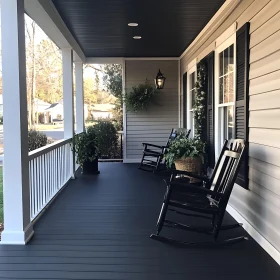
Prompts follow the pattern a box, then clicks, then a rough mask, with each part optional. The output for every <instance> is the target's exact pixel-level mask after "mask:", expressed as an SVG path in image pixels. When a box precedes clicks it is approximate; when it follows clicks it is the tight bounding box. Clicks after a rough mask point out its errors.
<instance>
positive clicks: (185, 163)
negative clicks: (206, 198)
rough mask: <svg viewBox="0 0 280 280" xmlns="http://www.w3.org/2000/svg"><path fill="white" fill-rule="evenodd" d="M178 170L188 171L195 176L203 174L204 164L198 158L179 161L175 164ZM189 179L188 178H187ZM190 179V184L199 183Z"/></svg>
mask: <svg viewBox="0 0 280 280" xmlns="http://www.w3.org/2000/svg"><path fill="white" fill-rule="evenodd" d="M174 164H175V168H176V170H182V171H188V172H191V173H194V174H198V175H199V174H201V166H202V162H201V159H200V158H199V157H197V158H185V159H178V160H175V162H174ZM186 177H188V176H186ZM189 178H190V183H196V182H199V180H198V179H195V178H192V177H189Z"/></svg>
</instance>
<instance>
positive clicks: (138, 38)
mask: <svg viewBox="0 0 280 280" xmlns="http://www.w3.org/2000/svg"><path fill="white" fill-rule="evenodd" d="M133 39H135V40H140V39H142V37H141V36H133Z"/></svg>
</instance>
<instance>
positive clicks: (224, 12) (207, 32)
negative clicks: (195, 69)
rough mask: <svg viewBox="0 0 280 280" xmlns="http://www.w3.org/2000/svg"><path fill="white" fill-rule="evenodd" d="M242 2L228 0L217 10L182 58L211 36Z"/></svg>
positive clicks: (240, 0) (239, 0)
mask: <svg viewBox="0 0 280 280" xmlns="http://www.w3.org/2000/svg"><path fill="white" fill-rule="evenodd" d="M241 2H242V0H226V1H225V3H224V4H223V5H222V7H221V8H220V9H219V10H218V11H217V13H216V14H215V15H214V16H213V17H212V18H211V20H210V21H209V22H208V23H207V24H206V25H205V27H204V28H203V29H202V31H201V32H200V33H199V34H198V35H197V36H196V38H195V39H194V40H193V41H192V43H191V44H190V45H189V46H188V47H187V49H186V50H185V51H184V52H183V53H182V54H181V56H180V59H182V58H183V57H184V55H185V54H186V53H189V52H192V51H193V50H195V49H196V48H197V46H198V45H200V44H201V41H203V40H204V39H205V38H207V37H210V36H211V34H213V32H214V31H215V30H217V28H219V26H220V25H221V24H223V22H224V21H225V19H226V18H227V17H228V16H229V15H230V14H231V13H232V12H233V11H234V10H235V9H236V7H237V6H238V5H239V4H240V3H241Z"/></svg>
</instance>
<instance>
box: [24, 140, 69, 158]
mask: <svg viewBox="0 0 280 280" xmlns="http://www.w3.org/2000/svg"><path fill="white" fill-rule="evenodd" d="M71 142H72V138H70V139H63V140H60V141H57V142H55V143H53V144H50V145H47V146H44V147H42V148H39V149H36V150H34V151H31V152H29V156H28V157H29V161H30V160H32V159H34V158H37V157H39V156H41V155H44V154H47V153H48V152H50V151H53V150H55V149H57V148H59V147H62V146H64V145H65V144H68V143H71Z"/></svg>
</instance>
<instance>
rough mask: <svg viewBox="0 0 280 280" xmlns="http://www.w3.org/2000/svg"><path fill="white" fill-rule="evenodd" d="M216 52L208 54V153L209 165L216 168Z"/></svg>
mask: <svg viewBox="0 0 280 280" xmlns="http://www.w3.org/2000/svg"><path fill="white" fill-rule="evenodd" d="M214 58H215V55H214V52H212V53H210V54H209V55H208V56H207V58H206V59H207V69H208V79H207V153H208V166H209V167H210V168H212V169H213V168H214V166H215V138H214V135H215V133H214V123H215V122H214V115H215V114H214V108H215V104H214V96H215V91H214V78H215V75H214V73H215V72H214Z"/></svg>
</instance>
